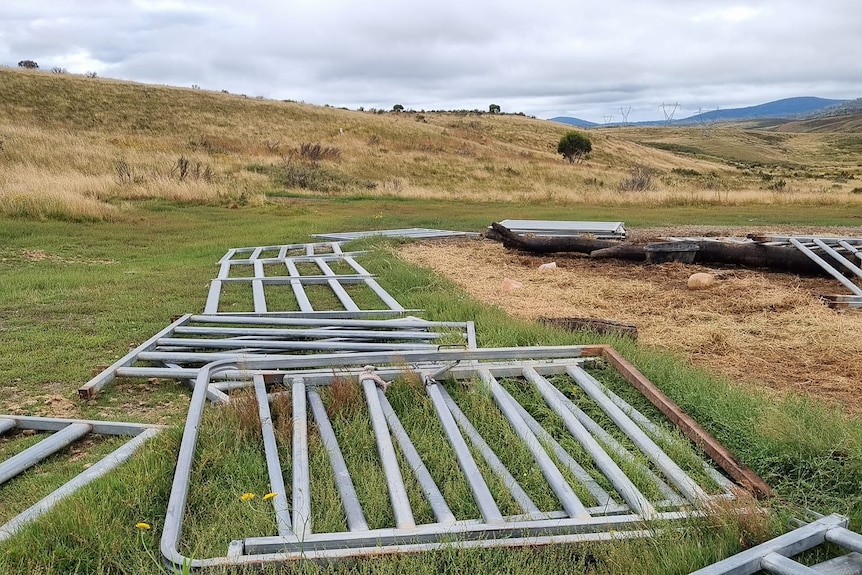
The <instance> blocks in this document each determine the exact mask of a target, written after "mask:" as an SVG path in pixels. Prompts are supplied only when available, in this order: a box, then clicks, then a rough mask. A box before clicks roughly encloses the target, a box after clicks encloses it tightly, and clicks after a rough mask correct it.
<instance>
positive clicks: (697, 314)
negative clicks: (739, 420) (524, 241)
mask: <svg viewBox="0 0 862 575" xmlns="http://www.w3.org/2000/svg"><path fill="white" fill-rule="evenodd" d="M692 231H693V230H674V233H676V234H678V235H689V234H690V233H691V232H692ZM697 231H700V232H703V230H702V229H701V230H697ZM724 231H725V233H728V232H729V233H734V230H730V231H728V230H724ZM668 232H669V230H645V231H644V232H642V233H646V234H648V235H662V234H667V233H668ZM797 233H800V232H797ZM803 233H810V232H808V231H806V232H803ZM821 233H823V231H822V230H821ZM702 235H705V234H702ZM841 235H848V234H847V230H843V233H842V234H841ZM400 253H401V255H402V256H403V257H404V258H405V259H407V260H408V261H411V262H414V263H416V264H419V265H422V266H426V267H429V268H432V269H435V270H437V271H439V272H440V273H443V274H444V275H446V276H447V277H448V278H450V279H451V280H452V281H454V282H455V283H457V284H458V285H460V286H461V287H463V288H464V289H465V290H466V291H467V292H469V293H470V294H471V295H473V296H474V297H476V298H477V299H479V300H481V301H484V302H487V303H491V304H494V305H498V306H500V307H502V308H504V309H506V310H508V311H509V312H510V313H512V314H514V315H517V316H521V317H526V318H537V317H540V316H549V317H595V318H603V319H611V320H615V321H620V322H624V323H629V324H634V325H636V326H637V327H638V330H639V334H640V338H639V341H640V342H641V343H643V344H646V345H654V346H657V347H661V348H666V349H670V350H673V351H676V352H681V353H684V354H685V355H686V356H687V357H688V358H690V360H691V362H692V363H693V364H695V365H698V366H701V367H706V368H709V369H711V370H713V371H716V372H719V373H722V374H725V375H727V376H729V377H730V378H732V379H733V380H735V381H737V382H744V383H752V384H755V385H763V386H768V387H769V388H771V389H774V390H778V391H780V392H787V391H793V392H799V393H804V394H809V395H812V396H817V397H821V398H824V399H826V400H827V401H829V402H831V403H837V404H840V405H843V407H844V409H845V410H846V411H847V412H848V413H853V414H858V413H862V406H860V403H862V402H860V401H859V398H860V397H862V362H860V361H859V357H860V350H859V334H862V310H856V311H846V312H843V311H835V310H832V309H830V308H828V307H827V306H826V305H824V304H823V303H821V301H820V300H819V298H818V297H817V295H818V294H825V293H846V292H845V290H844V289H843V288H842V286H840V285H839V284H838V282H837V281H835V280H831V279H827V278H822V279H821V278H800V277H797V276H794V275H791V274H780V273H768V272H761V271H756V270H743V269H734V270H726V269H725V270H716V269H711V268H707V267H704V266H698V265H683V264H663V265H656V266H647V265H640V264H633V263H627V262H619V261H616V260H598V261H597V260H590V259H589V258H588V257H586V256H580V255H562V254H556V255H553V256H533V255H526V254H522V253H518V252H513V251H508V250H505V249H504V248H503V247H502V246H501V245H500V244H498V243H496V242H492V241H489V240H464V241H451V240H446V241H438V242H431V243H415V244H407V245H405V246H402V248H400ZM550 261H555V262H556V264H557V266H558V267H557V269H556V270H554V271H539V270H538V267H539V265H540V264H542V263H546V262H550ZM699 271H710V272H718V273H719V278H720V279H719V281H718V282H717V284H716V285H715V286H714V287H713V288H712V289H709V290H703V291H689V290H688V289H687V286H686V282H687V280H688V277H689V275H690V274H692V273H694V272H699ZM506 278H509V279H513V280H517V281H519V282H522V283H523V284H524V287H522V288H519V289H515V290H511V291H506V290H504V289H502V287H501V285H502V283H503V280H504V279H506Z"/></svg>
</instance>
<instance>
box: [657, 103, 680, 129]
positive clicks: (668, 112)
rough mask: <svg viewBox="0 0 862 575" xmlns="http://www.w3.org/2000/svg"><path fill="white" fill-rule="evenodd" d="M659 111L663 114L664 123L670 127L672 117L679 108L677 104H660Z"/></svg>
mask: <svg viewBox="0 0 862 575" xmlns="http://www.w3.org/2000/svg"><path fill="white" fill-rule="evenodd" d="M660 107H661V111H662V112H663V113H664V121H665V122H667V125H668V126H670V125H671V124H672V123H673V115H674V114H676V109H677V108H679V102H676V103H675V104H665V103H664V102H662V104H661V106H660Z"/></svg>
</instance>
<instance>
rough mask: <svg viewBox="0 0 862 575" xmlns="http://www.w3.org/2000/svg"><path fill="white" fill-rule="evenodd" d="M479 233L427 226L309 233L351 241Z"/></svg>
mask: <svg viewBox="0 0 862 575" xmlns="http://www.w3.org/2000/svg"><path fill="white" fill-rule="evenodd" d="M479 235H480V234H477V233H475V232H458V231H451V230H434V229H429V228H401V229H397V230H370V231H363V232H336V233H330V234H311V237H313V238H318V239H322V240H333V241H342V242H347V241H352V240H360V239H363V238H371V237H376V236H384V237H387V238H407V239H413V240H419V239H443V238H464V237H467V238H477V237H479Z"/></svg>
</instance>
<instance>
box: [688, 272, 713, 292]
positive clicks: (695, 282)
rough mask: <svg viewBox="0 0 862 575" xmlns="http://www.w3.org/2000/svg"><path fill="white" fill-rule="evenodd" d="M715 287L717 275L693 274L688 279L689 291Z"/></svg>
mask: <svg viewBox="0 0 862 575" xmlns="http://www.w3.org/2000/svg"><path fill="white" fill-rule="evenodd" d="M714 285H715V275H713V274H707V273H696V274H691V276H689V278H688V289H690V290H699V289H709V288H711V287H712V286H714Z"/></svg>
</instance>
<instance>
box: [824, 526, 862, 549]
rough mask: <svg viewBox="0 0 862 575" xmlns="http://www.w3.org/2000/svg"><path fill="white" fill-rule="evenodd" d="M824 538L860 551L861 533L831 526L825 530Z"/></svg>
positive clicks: (861, 544) (846, 547) (861, 546)
mask: <svg viewBox="0 0 862 575" xmlns="http://www.w3.org/2000/svg"><path fill="white" fill-rule="evenodd" d="M826 540H827V541H829V542H830V543H834V544H836V545H839V546H841V547H843V548H844V549H847V550H849V551H856V552H857V553H862V535H859V534H858V533H853V532H852V531H850V530H849V529H845V528H844V527H833V528H832V529H830V530H829V531H827V532H826Z"/></svg>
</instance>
